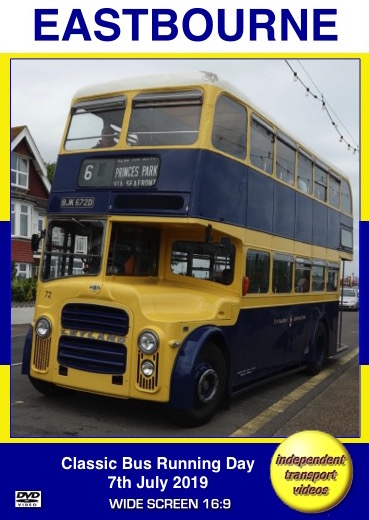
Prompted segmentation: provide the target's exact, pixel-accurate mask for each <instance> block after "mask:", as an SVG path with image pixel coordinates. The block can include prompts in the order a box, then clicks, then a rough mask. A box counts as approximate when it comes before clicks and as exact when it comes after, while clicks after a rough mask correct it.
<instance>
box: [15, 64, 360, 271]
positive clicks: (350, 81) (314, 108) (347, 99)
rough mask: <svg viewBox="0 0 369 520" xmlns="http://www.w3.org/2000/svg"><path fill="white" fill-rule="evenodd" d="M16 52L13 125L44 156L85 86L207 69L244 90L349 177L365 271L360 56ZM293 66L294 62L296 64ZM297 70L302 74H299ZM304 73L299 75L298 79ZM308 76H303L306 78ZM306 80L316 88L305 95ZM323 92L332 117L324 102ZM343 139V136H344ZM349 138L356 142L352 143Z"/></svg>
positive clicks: (354, 267) (52, 152) (51, 152)
mask: <svg viewBox="0 0 369 520" xmlns="http://www.w3.org/2000/svg"><path fill="white" fill-rule="evenodd" d="M287 61H288V63H286V60H284V59H259V58H258V59H211V60H209V59H201V58H191V59H172V58H170V59H102V58H101V59H12V61H11V126H12V127H13V126H21V125H27V126H28V129H29V131H30V133H31V135H32V138H33V139H34V141H35V143H36V145H37V148H38V150H39V152H40V154H41V156H42V158H43V160H44V161H45V162H55V161H56V159H57V154H58V150H59V145H60V141H61V137H62V134H63V132H64V127H65V123H66V118H67V115H68V112H69V107H70V103H71V100H72V97H73V96H74V94H75V93H76V91H77V90H79V89H80V88H82V87H85V86H89V85H91V84H98V83H104V82H109V81H113V80H114V81H115V80H119V79H123V78H127V77H137V76H143V75H151V74H159V75H164V74H166V73H172V72H184V71H195V70H206V71H209V72H214V73H216V74H218V75H219V76H220V77H221V78H222V79H224V80H226V81H228V82H229V83H232V84H233V85H234V86H235V87H237V88H238V89H239V90H241V91H242V92H243V93H244V94H245V96H246V97H247V98H248V99H249V100H250V101H252V102H253V103H254V104H255V105H256V106H257V107H258V108H259V109H261V110H262V112H263V113H264V114H266V115H268V116H270V117H271V118H272V119H273V120H274V122H276V123H278V124H279V125H280V126H281V127H282V128H283V129H284V130H286V131H288V132H289V133H290V134H291V135H292V136H294V137H295V138H296V139H297V140H299V141H301V142H302V144H304V145H305V146H307V147H308V148H309V149H311V150H312V151H313V152H315V153H316V154H317V155H319V156H321V157H322V158H324V159H325V160H327V161H328V162H330V163H331V164H332V165H333V166H335V167H336V168H338V169H339V170H340V171H341V172H343V173H344V174H345V175H347V176H348V177H349V179H350V182H351V187H352V190H353V202H354V221H355V236H354V240H355V260H354V261H353V262H350V263H348V264H347V266H346V269H345V273H346V275H349V274H350V275H351V274H352V273H354V274H355V275H356V276H357V275H359V268H358V256H359V255H358V220H359V190H360V163H359V154H358V153H356V154H353V149H354V148H357V147H358V146H359V144H360V141H359V139H360V62H359V60H353V59H320V58H319V59H289V60H287ZM291 68H292V70H291ZM293 71H295V72H297V76H298V78H299V79H298V80H297V81H294V74H293ZM300 80H301V81H300ZM301 82H302V83H303V84H302V83H301ZM306 87H308V88H309V89H310V93H311V94H309V95H308V96H306ZM312 94H315V95H317V96H318V97H319V98H320V99H321V98H322V97H323V98H324V101H325V103H326V107H327V109H328V111H329V113H330V115H331V118H332V119H333V121H334V122H335V123H336V125H337V126H336V128H337V129H338V131H337V130H336V128H335V126H334V125H333V124H332V120H331V119H330V118H329V116H328V113H327V111H326V110H324V109H322V102H321V100H320V99H316V98H314V96H313V95H312ZM341 135H342V136H343V137H344V141H346V142H339V140H340V136H341ZM347 143H349V144H350V145H351V148H350V150H348V145H347Z"/></svg>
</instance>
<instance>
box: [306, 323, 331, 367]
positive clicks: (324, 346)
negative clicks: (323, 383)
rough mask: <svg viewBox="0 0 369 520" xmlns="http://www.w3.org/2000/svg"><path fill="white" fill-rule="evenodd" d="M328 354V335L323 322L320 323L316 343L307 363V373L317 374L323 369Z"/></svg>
mask: <svg viewBox="0 0 369 520" xmlns="http://www.w3.org/2000/svg"><path fill="white" fill-rule="evenodd" d="M327 356H328V336H327V331H326V329H325V327H324V325H323V323H319V325H318V330H317V334H316V338H315V343H314V346H313V349H312V352H311V355H310V360H309V362H308V364H307V367H306V369H307V373H308V374H310V375H312V376H315V375H316V374H319V372H320V371H321V370H322V369H323V367H324V365H325V363H326V361H327Z"/></svg>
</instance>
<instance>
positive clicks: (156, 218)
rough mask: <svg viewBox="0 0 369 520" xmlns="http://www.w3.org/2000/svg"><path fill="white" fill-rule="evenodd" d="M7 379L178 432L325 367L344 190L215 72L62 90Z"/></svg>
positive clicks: (333, 348)
mask: <svg viewBox="0 0 369 520" xmlns="http://www.w3.org/2000/svg"><path fill="white" fill-rule="evenodd" d="M41 239H43V248H42V260H41V268H40V274H39V281H38V290H37V301H36V308H35V320H34V323H33V325H32V327H31V329H30V331H29V333H28V335H27V339H26V344H25V349H24V360H23V373H25V374H28V375H29V378H30V381H31V382H32V384H33V385H34V386H35V387H36V388H37V389H38V390H39V391H41V392H42V393H44V394H47V395H53V394H56V393H58V392H61V391H63V390H64V389H73V390H79V391H83V392H92V393H96V394H101V395H106V396H114V397H118V398H122V399H130V398H133V399H143V400H147V401H153V402H160V403H167V404H168V406H169V407H170V409H171V411H172V413H171V414H170V415H171V416H172V417H174V419H175V420H176V421H177V422H179V423H180V424H183V425H190V426H191V425H200V424H203V423H205V422H206V421H208V420H209V419H210V418H211V417H212V416H213V414H214V413H215V412H216V411H217V409H218V408H219V407H220V406H222V404H223V403H226V402H228V400H229V398H230V397H232V396H235V395H238V394H240V393H241V392H244V391H246V390H247V389H250V388H252V387H254V386H255V385H258V384H260V382H262V381H267V380H271V379H275V378H276V377H280V376H282V375H284V374H287V373H291V372H293V371H296V370H302V369H306V370H307V371H309V372H310V373H311V374H316V373H317V372H319V371H320V370H321V368H322V367H323V365H324V362H325V360H326V359H327V358H328V357H330V356H334V355H335V354H336V353H337V344H338V332H337V331H338V324H339V280H340V269H341V264H342V263H343V261H344V260H351V259H352V255H353V217H352V197H351V189H350V184H349V181H348V179H347V178H346V177H345V176H344V175H343V174H342V173H340V172H339V171H338V170H337V169H336V168H334V167H333V166H331V165H329V164H327V163H326V162H325V161H324V160H322V159H321V158H319V157H317V156H316V155H315V154H314V153H313V152H312V151H310V150H309V149H308V148H307V147H305V146H304V145H302V144H301V143H300V142H299V141H298V140H296V139H295V138H294V137H293V136H292V135H291V134H290V133H288V132H286V131H285V130H283V129H281V128H280V127H279V126H278V125H277V124H276V123H275V122H274V121H272V120H271V119H270V118H269V117H266V116H265V115H264V114H263V113H262V111H260V110H258V109H257V108H256V107H255V106H254V105H253V104H252V103H251V102H250V101H249V100H248V99H247V98H246V97H245V96H244V94H243V93H241V92H239V91H237V90H236V89H235V88H233V87H232V86H231V85H230V84H228V83H226V82H224V81H222V80H221V79H219V78H218V77H217V76H216V75H215V74H212V73H206V72H198V73H197V72H196V73H195V72H194V73H189V74H173V75H168V76H160V77H148V78H145V77H144V78H137V79H125V80H122V81H118V82H115V83H110V84H106V85H99V86H91V87H89V88H84V89H82V90H80V91H78V92H77V94H76V95H75V97H74V99H73V101H72V104H71V110H70V114H69V116H68V121H67V124H66V129H65V133H64V136H63V139H62V143H61V148H60V153H59V157H58V161H57V167H56V172H55V178H54V181H53V183H52V189H51V193H50V199H49V205H48V211H47V222H46V228H45V230H44V231H43V232H42V234H41V235H40V236H34V237H33V247H34V248H35V249H37V248H38V246H39V242H40V240H41Z"/></svg>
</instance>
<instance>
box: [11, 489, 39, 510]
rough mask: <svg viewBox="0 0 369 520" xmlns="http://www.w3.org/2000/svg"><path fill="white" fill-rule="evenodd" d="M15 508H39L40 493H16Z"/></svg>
mask: <svg viewBox="0 0 369 520" xmlns="http://www.w3.org/2000/svg"><path fill="white" fill-rule="evenodd" d="M15 507H41V491H16V492H15Z"/></svg>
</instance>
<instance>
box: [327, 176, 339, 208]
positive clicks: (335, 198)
mask: <svg viewBox="0 0 369 520" xmlns="http://www.w3.org/2000/svg"><path fill="white" fill-rule="evenodd" d="M329 204H330V205H331V206H333V207H334V208H339V207H340V182H339V180H338V179H336V178H335V177H333V175H330V176H329Z"/></svg>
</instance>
